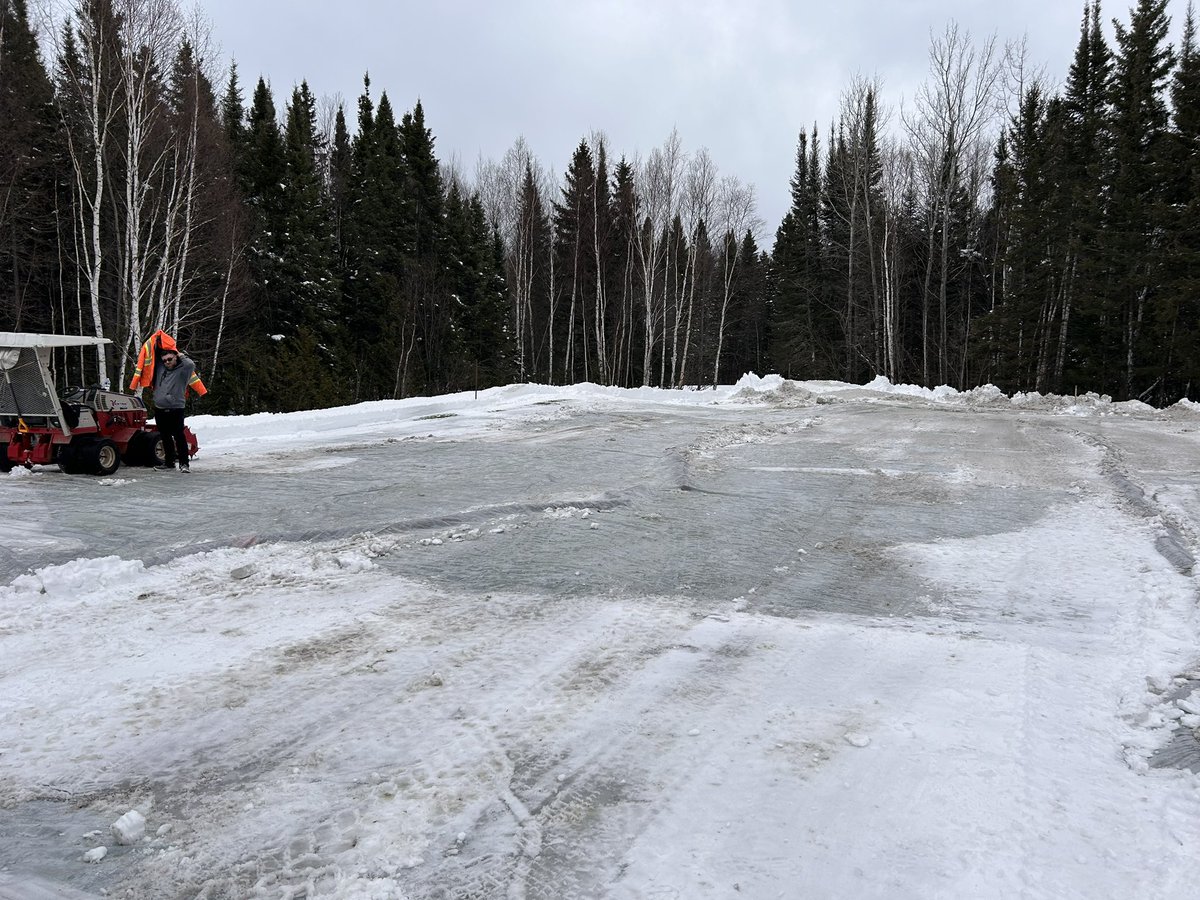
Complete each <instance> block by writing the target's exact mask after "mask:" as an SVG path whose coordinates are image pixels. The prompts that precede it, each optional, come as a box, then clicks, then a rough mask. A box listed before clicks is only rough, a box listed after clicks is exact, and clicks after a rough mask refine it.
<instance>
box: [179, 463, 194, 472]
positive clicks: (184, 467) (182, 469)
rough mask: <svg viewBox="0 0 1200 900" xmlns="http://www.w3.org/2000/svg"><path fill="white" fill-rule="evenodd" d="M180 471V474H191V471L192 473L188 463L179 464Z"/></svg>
mask: <svg viewBox="0 0 1200 900" xmlns="http://www.w3.org/2000/svg"><path fill="white" fill-rule="evenodd" d="M179 471H180V472H190V471H192V469H191V467H190V466H189V465H188V464H187V463H185V462H181V463H180V464H179Z"/></svg>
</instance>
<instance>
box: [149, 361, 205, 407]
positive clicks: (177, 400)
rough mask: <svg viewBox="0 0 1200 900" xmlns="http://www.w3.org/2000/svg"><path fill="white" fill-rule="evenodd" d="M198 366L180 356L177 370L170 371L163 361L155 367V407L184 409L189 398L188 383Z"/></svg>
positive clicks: (176, 366)
mask: <svg viewBox="0 0 1200 900" xmlns="http://www.w3.org/2000/svg"><path fill="white" fill-rule="evenodd" d="M195 371H196V364H195V363H194V362H192V361H191V360H190V359H188V358H187V357H186V356H184V355H183V354H182V353H180V354H179V362H177V363H175V368H173V369H169V368H167V367H166V366H165V365H163V363H162V362H161V361H159V362H158V363H156V364H155V366H154V405H155V407H156V408H158V409H183V401H184V398H185V397H186V396H187V388H188V382H189V381H190V380H191V378H192V373H194V372H195Z"/></svg>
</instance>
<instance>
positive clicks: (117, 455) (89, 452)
mask: <svg viewBox="0 0 1200 900" xmlns="http://www.w3.org/2000/svg"><path fill="white" fill-rule="evenodd" d="M84 460H85V461H86V464H87V469H88V471H90V472H91V473H92V474H93V475H111V474H112V473H113V472H115V471H117V469H119V468H121V451H120V450H119V449H118V448H117V445H116V443H115V442H113V441H110V440H109V439H108V438H101V439H100V440H98V441H93V442H92V443H91V444H89V445H88V447H87V449H86V451H85V452H84Z"/></svg>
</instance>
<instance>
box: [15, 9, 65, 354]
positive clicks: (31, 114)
mask: <svg viewBox="0 0 1200 900" xmlns="http://www.w3.org/2000/svg"><path fill="white" fill-rule="evenodd" d="M60 153H61V151H60V150H59V148H58V135H57V132H56V127H55V116H54V108H53V88H52V85H51V82H50V77H49V75H48V74H47V72H46V69H45V68H44V66H43V65H42V61H41V57H40V53H39V49H38V43H37V37H36V36H35V34H34V32H33V29H32V28H31V27H30V23H29V16H28V11H27V9H26V3H25V0H0V198H3V199H2V200H0V330H13V331H17V330H34V331H39V330H40V331H48V330H51V329H52V328H53V326H54V325H55V323H56V322H59V323H61V313H56V310H55V309H54V304H53V298H54V294H55V293H56V289H55V284H56V281H57V279H56V278H55V274H56V270H57V268H58V266H57V261H56V258H55V255H56V237H57V224H56V222H55V210H56V206H57V205H58V199H59V198H58V197H57V193H58V192H57V188H56V181H57V180H58V175H59V173H60V172H61V165H62V160H61V156H60Z"/></svg>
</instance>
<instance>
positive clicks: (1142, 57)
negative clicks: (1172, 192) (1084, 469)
mask: <svg viewBox="0 0 1200 900" xmlns="http://www.w3.org/2000/svg"><path fill="white" fill-rule="evenodd" d="M1166 7H1167V0H1139V2H1138V5H1137V7H1136V8H1135V9H1134V10H1133V12H1132V16H1131V18H1130V23H1129V27H1125V26H1123V25H1122V24H1121V23H1120V22H1114V26H1115V28H1116V39H1117V47H1118V49H1117V53H1116V58H1115V62H1114V66H1113V78H1112V85H1111V94H1110V102H1111V105H1112V109H1113V118H1112V154H1113V156H1112V159H1113V164H1112V183H1111V195H1110V202H1109V206H1108V209H1107V215H1106V218H1105V232H1104V240H1103V244H1102V246H1103V251H1104V253H1105V254H1106V255H1107V258H1108V260H1109V263H1110V267H1111V268H1110V278H1109V281H1108V284H1109V290H1108V291H1107V292H1106V300H1107V303H1106V305H1105V308H1104V319H1105V322H1104V325H1105V329H1106V330H1107V331H1108V332H1109V333H1113V332H1116V333H1117V334H1118V335H1119V344H1118V349H1119V351H1120V353H1119V356H1117V357H1116V358H1111V359H1105V360H1104V361H1103V362H1104V369H1103V371H1101V372H1100V373H1098V375H1099V377H1100V381H1101V385H1102V387H1103V389H1104V390H1107V391H1109V392H1111V393H1113V394H1114V395H1115V396H1118V397H1120V398H1133V397H1137V396H1139V395H1142V394H1143V393H1145V392H1147V391H1149V390H1151V389H1152V388H1154V387H1157V384H1156V383H1155V379H1154V369H1155V365H1154V363H1155V360H1156V358H1157V354H1158V352H1159V349H1160V347H1159V342H1160V341H1161V335H1160V334H1157V333H1156V329H1154V328H1151V327H1147V326H1148V322H1149V321H1150V320H1152V319H1156V320H1158V321H1162V317H1161V316H1158V315H1156V314H1155V305H1156V304H1157V303H1158V302H1159V296H1158V291H1157V281H1158V278H1159V275H1160V267H1161V264H1162V255H1163V247H1162V242H1161V239H1160V235H1159V232H1158V230H1157V229H1156V228H1155V225H1156V222H1155V213H1156V210H1157V208H1158V207H1159V204H1160V203H1161V202H1162V190H1163V185H1164V184H1165V182H1166V179H1165V178H1164V174H1163V160H1164V151H1165V146H1164V139H1165V136H1166V132H1167V125H1168V112H1167V104H1166V97H1165V93H1166V87H1167V77H1168V75H1169V74H1170V72H1171V68H1172V65H1173V62H1174V53H1173V51H1172V49H1171V47H1170V45H1168V44H1165V43H1164V42H1165V40H1166V37H1167V32H1168V28H1169V25H1170V20H1169V19H1168V18H1167V14H1166Z"/></svg>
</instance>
